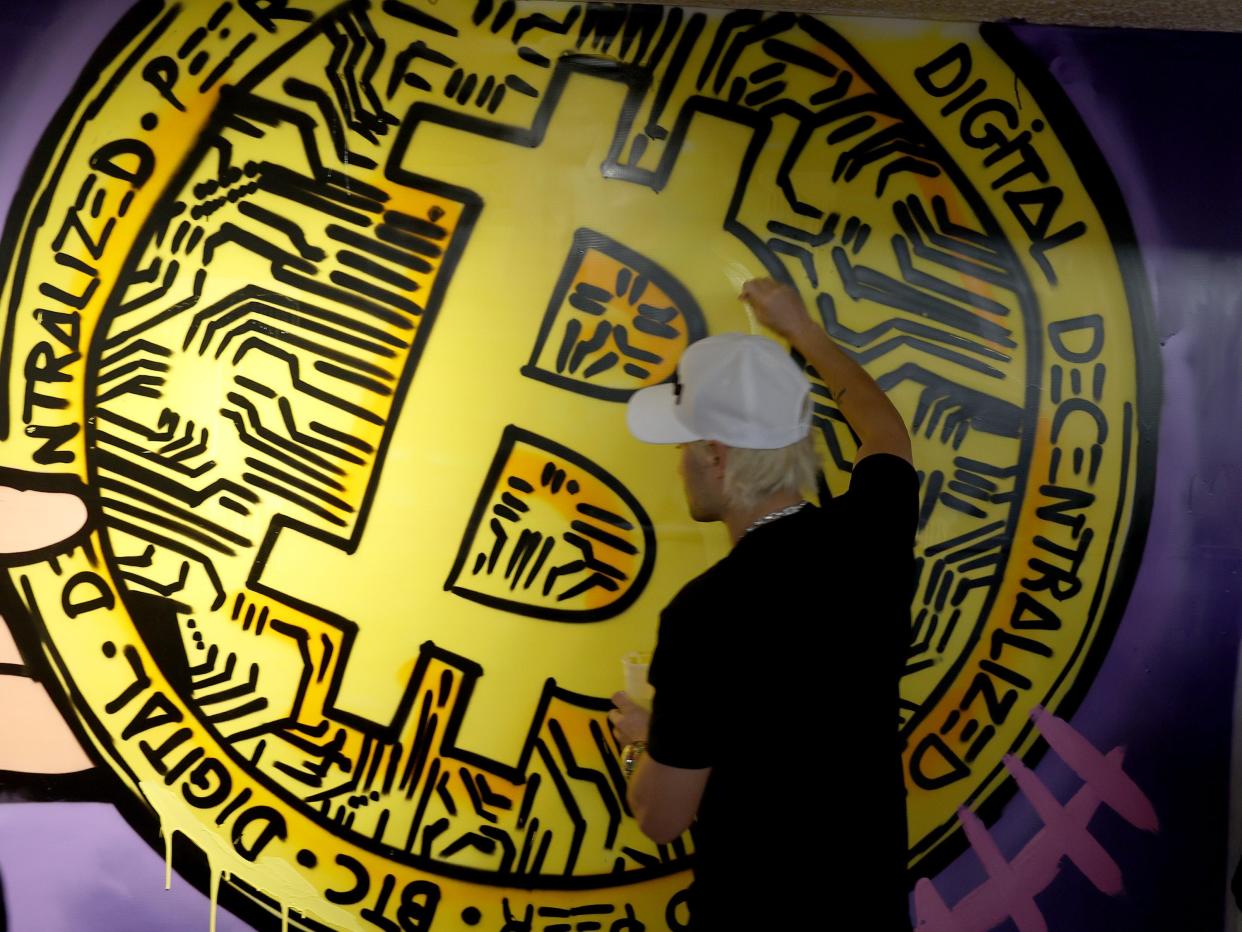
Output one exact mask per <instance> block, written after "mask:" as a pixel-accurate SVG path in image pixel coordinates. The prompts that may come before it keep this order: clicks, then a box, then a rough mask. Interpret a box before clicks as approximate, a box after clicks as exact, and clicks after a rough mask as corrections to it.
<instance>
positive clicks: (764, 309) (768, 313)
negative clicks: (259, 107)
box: [738, 278, 812, 343]
mask: <svg viewBox="0 0 1242 932" xmlns="http://www.w3.org/2000/svg"><path fill="white" fill-rule="evenodd" d="M738 297H740V298H741V299H742V300H743V301H745V302H746V303H747V304H749V305H750V306H751V308H752V309H753V310H754V312H755V317H757V318H758V319H759V323H761V324H763V325H764V326H765V327H767V328H768V329H769V330H774V331H776V333H778V334H780V335H781V336H782V337H784V338H785V339H786V340H788V341H789V342H790V343H793V342H795V341H796V340H797V337H798V336H799V334H801V333H802V332H804V331H805V329H806V328H807V327H808V326H812V323H811V315H810V314H809V313H808V312H807V309H806V304H805V303H803V301H802V297H801V295H799V294H798V292H797V291H796V290H795V289H794V288H793V287H791V286H789V285H785V284H782V283H780V282H778V281H773V280H772V279H770V278H752V279H751V280H750V281H748V282H747V283H746V284H744V285H743V286H742V293H741V294H740V295H739V296H738Z"/></svg>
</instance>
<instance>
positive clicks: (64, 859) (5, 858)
mask: <svg viewBox="0 0 1242 932" xmlns="http://www.w3.org/2000/svg"><path fill="white" fill-rule="evenodd" d="M0 866H2V868H3V883H4V895H5V903H6V905H7V909H8V920H9V928H10V929H12V930H13V932H78V930H81V929H84V928H90V929H91V930H92V932H169V930H173V929H176V930H186V932H192V930H201V932H207V928H208V923H209V922H210V916H211V913H210V910H211V904H210V903H209V902H208V900H207V897H205V896H203V894H201V893H199V892H198V891H197V890H195V889H194V888H193V887H192V886H190V884H189V883H187V882H186V881H185V880H183V879H182V878H181V877H179V876H177V873H176V871H174V872H173V876H172V889H171V890H165V889H164V860H163V858H161V857H160V856H159V855H158V854H157V853H156V852H155V851H153V850H151V848H150V846H149V845H147V843H146V842H145V841H143V840H142V839H141V838H139V837H138V836H137V835H136V834H135V833H134V831H133V829H131V828H130V827H129V825H128V824H126V822H125V820H124V819H122V818H121V816H120V814H119V813H118V812H117V810H116V809H115V807H113V806H111V805H109V804H108V803H5V804H3V805H0ZM216 928H217V930H218V932H245V930H248V929H249V928H250V926H249V925H247V924H245V923H243V922H241V921H240V920H239V919H236V918H235V917H233V916H232V915H230V914H229V913H227V912H225V911H224V910H223V909H221V910H220V911H219V913H218V914H217V917H216Z"/></svg>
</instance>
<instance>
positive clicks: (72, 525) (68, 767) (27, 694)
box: [0, 485, 94, 774]
mask: <svg viewBox="0 0 1242 932" xmlns="http://www.w3.org/2000/svg"><path fill="white" fill-rule="evenodd" d="M86 516H87V513H86V506H85V505H84V504H83V503H82V500H81V499H80V498H78V496H76V495H73V494H70V493H67V492H40V491H29V490H21V489H15V488H11V487H9V486H6V485H0V562H4V563H6V564H10V565H14V564H16V565H20V564H23V563H29V562H34V561H36V560H39V559H41V558H44V559H45V558H46V554H47V553H48V552H49V550H52V549H55V548H57V547H60V546H61V545H63V544H64V543H65V542H66V541H67V540H69V539H70V538H72V537H73V536H74V535H76V534H77V533H78V532H79V531H80V530H81V529H82V527H83V525H85V523H86ZM92 766H94V765H93V764H92V762H91V759H90V758H89V757H87V756H86V753H85V752H84V751H83V750H82V747H81V745H79V744H78V740H77V738H75V737H74V735H73V732H72V731H71V730H70V728H69V726H68V725H67V724H66V723H65V720H64V718H63V717H62V716H61V714H60V711H59V710H58V709H57V708H56V706H55V705H54V704H53V703H52V699H51V697H50V696H48V694H47V691H46V690H45V689H44V688H43V685H42V684H41V683H39V682H38V681H37V680H35V679H33V678H32V677H31V675H30V673H29V671H28V670H27V669H26V667H25V665H24V664H23V662H22V657H21V654H20V653H19V652H18V649H17V644H16V643H15V642H14V640H13V636H12V635H11V634H10V633H9V627H8V625H7V624H6V623H5V621H4V619H3V618H0V770H8V771H11V772H14V773H34V774H38V773H49V774H50V773H73V772H75V771H79V770H86V769H88V768H90V767H92Z"/></svg>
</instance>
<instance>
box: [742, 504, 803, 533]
mask: <svg viewBox="0 0 1242 932" xmlns="http://www.w3.org/2000/svg"><path fill="white" fill-rule="evenodd" d="M805 507H806V500H805V499H803V500H802V501H800V502H798V503H797V504H796V505H789V506H788V507H786V508H782V509H781V510H780V511H772V512H769V513H768V514H766V515H764V516H763V517H762V518H760V519H759V520H758V521H756V522H755V523H754V524H752V525H751V526H750V527H748V528H747V529H746V530H744V531H743V532H742V536H743V537H745V536H746V535H747V534H749V533H750V532H751V531H753V530H754V529H755V528H757V527H762V526H763V525H765V524H771V523H772V522H773V521H776V520H778V519H780V518H787V517H789V516H790V515H796V514H797V513H798V512H799V511H801V510H802V509H803V508H805Z"/></svg>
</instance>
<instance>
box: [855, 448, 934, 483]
mask: <svg viewBox="0 0 1242 932" xmlns="http://www.w3.org/2000/svg"><path fill="white" fill-rule="evenodd" d="M860 476H862V477H867V478H870V479H873V480H879V481H885V480H894V481H899V482H900V481H907V480H909V479H913V480H914V481H915V482H917V481H918V474H917V473H916V472H915V469H914V464H913V463H911V462H910V461H909V460H908V459H905V458H904V457H901V456H897V455H896V454H894V453H869V454H868V455H866V456H864V457H863V458H862V459H860V460H859V461H858V462H856V463H855V464H854V469H853V472H852V476H851V478H852V479H858V478H859V477H860Z"/></svg>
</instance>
